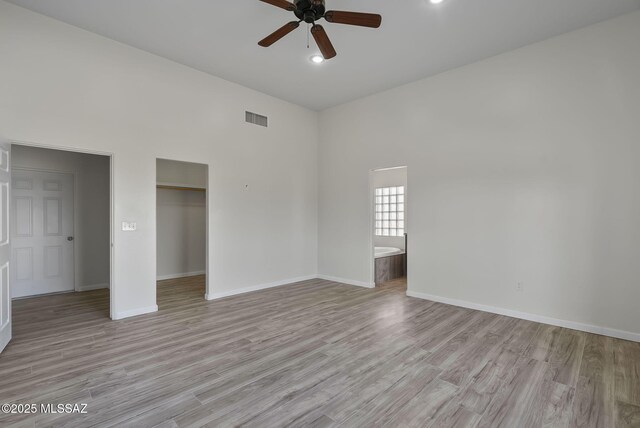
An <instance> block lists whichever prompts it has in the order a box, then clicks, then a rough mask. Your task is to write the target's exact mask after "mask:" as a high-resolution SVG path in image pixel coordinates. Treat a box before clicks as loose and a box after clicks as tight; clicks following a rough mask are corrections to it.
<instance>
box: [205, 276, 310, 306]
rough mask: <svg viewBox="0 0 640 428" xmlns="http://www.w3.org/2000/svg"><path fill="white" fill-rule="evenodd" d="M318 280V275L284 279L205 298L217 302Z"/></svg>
mask: <svg viewBox="0 0 640 428" xmlns="http://www.w3.org/2000/svg"><path fill="white" fill-rule="evenodd" d="M316 278H317V275H307V276H300V277H297V278H289V279H283V280H281V281H275V282H269V283H266V284H259V285H255V286H253V287H245V288H240V289H238V290H231V291H223V292H222V293H212V294H209V293H207V294H205V296H204V297H205V299H207V300H217V299H222V298H225V297H231V296H236V295H238V294H245V293H251V292H252V291H260V290H266V289H267V288H273V287H280V286H282V285H290V284H295V283H296V282H302V281H309V280H311V279H316Z"/></svg>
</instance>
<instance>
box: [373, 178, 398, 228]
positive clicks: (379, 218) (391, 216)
mask: <svg viewBox="0 0 640 428" xmlns="http://www.w3.org/2000/svg"><path fill="white" fill-rule="evenodd" d="M404 198H405V194H404V186H399V187H381V188H378V189H376V236H404V222H405V217H404V203H405V200H404Z"/></svg>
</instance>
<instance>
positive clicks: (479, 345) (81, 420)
mask: <svg viewBox="0 0 640 428" xmlns="http://www.w3.org/2000/svg"><path fill="white" fill-rule="evenodd" d="M404 291H405V287H404V286H403V283H402V281H400V282H398V281H396V282H393V283H389V284H384V285H383V286H381V287H378V288H377V289H375V290H368V289H364V288H358V287H351V286H347V285H339V284H336V283H332V282H328V281H322V280H312V281H306V282H301V283H298V284H292V285H288V286H283V287H279V288H273V289H269V290H265V291H260V292H255V293H250V294H245V295H241V296H236V297H230V298H226V299H223V300H218V301H213V302H206V301H204V299H203V294H204V282H203V278H202V277H197V278H190V279H185V280H175V281H167V282H162V283H159V286H158V303H159V306H160V311H159V312H157V313H154V314H149V315H144V316H139V317H135V318H130V319H126V320H121V321H110V320H109V319H108V293H107V292H106V291H105V290H97V291H92V292H86V293H80V294H69V295H59V296H49V297H41V298H35V299H29V300H21V301H16V302H14V305H13V315H14V340H13V342H12V343H11V344H10V345H9V346H8V347H7V349H6V351H5V352H4V353H3V354H2V355H0V402H16V403H52V404H58V403H87V404H88V409H87V410H88V414H86V415H65V414H57V415H52V414H49V415H42V414H39V415H22V416H16V415H10V416H7V415H0V426H3V427H5V426H18V427H22V426H24V427H34V426H37V427H41V426H58V427H90V426H91V427H92V426H101V427H102V426H105V427H106V426H116V427H153V426H159V427H196V426H210V427H224V426H237V425H242V426H252V427H275V426H309V427H333V426H335V427H338V426H342V427H359V426H360V427H373V426H388V427H404V426H420V427H422V426H427V427H510V428H514V427H632V426H635V427H638V426H640V344H638V343H634V342H626V341H622V340H616V339H612V338H608V337H603V336H596V335H592V334H586V333H582V332H578V331H573V330H567V329H562V328H558V327H553V326H548V325H542V324H537V323H533V322H528V321H523V320H518V319H513V318H507V317H503V316H498V315H493V314H488V313H483V312H477V311H473V310H469V309H463V308H457V307H453V306H447V305H443V304H439V303H434V302H429V301H425V300H419V299H413V298H408V297H406V296H405V294H404Z"/></svg>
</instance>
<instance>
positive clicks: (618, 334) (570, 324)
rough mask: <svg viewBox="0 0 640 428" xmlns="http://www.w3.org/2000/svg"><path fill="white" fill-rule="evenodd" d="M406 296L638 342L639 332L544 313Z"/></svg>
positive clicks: (410, 293) (413, 293) (417, 294)
mask: <svg viewBox="0 0 640 428" xmlns="http://www.w3.org/2000/svg"><path fill="white" fill-rule="evenodd" d="M407 296H409V297H415V298H418V299H424V300H431V301H433V302H439V303H444V304H447V305H453V306H460V307H462V308H468V309H475V310H477V311H482V312H490V313H492V314H498V315H504V316H507V317H512V318H519V319H523V320H527V321H534V322H539V323H542V324H549V325H554V326H557V327H564V328H569V329H572V330H579V331H584V332H587V333H594V334H600V335H603V336H610V337H615V338H618V339H624V340H631V341H633V342H640V333H632V332H630V331H624V330H616V329H613V328H608V327H600V326H595V325H590V324H583V323H579V322H575V321H567V320H561V319H557V318H551V317H546V316H544V315H536V314H530V313H527V312H520V311H514V310H511V309H504V308H498V307H494V306H488V305H482V304H480V303H473V302H467V301H464V300H457V299H450V298H448V297H440V296H434V295H431V294H426V293H420V292H417V291H411V290H407Z"/></svg>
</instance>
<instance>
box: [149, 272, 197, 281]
mask: <svg viewBox="0 0 640 428" xmlns="http://www.w3.org/2000/svg"><path fill="white" fill-rule="evenodd" d="M206 273H207V272H206V271H204V270H198V271H195V272H182V273H172V274H170V275H158V277H157V278H156V280H158V281H166V280H167V279H178V278H188V277H190V276H198V275H205V274H206Z"/></svg>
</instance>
